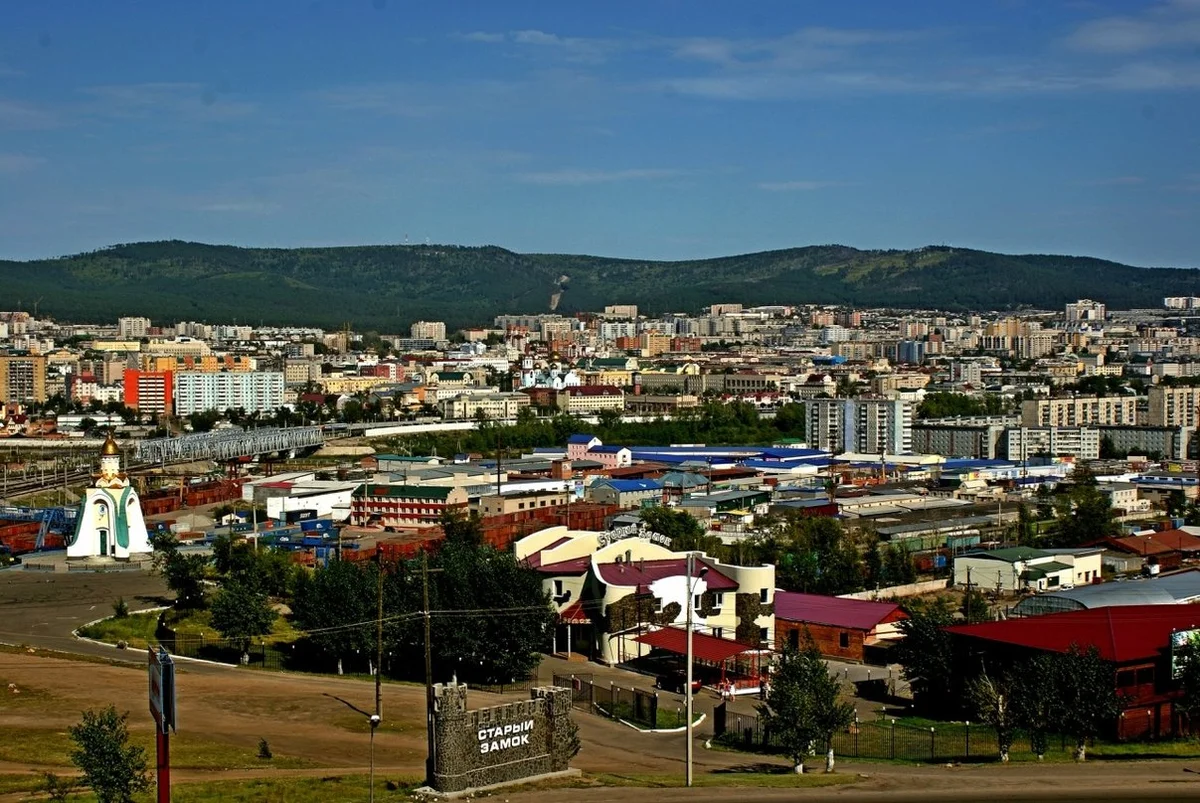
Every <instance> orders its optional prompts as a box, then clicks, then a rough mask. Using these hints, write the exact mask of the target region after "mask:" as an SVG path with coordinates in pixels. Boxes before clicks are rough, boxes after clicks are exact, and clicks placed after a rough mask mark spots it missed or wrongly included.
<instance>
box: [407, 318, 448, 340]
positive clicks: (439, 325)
mask: <svg viewBox="0 0 1200 803" xmlns="http://www.w3.org/2000/svg"><path fill="white" fill-rule="evenodd" d="M409 336H410V337H411V338H413V339H414V340H445V339H446V324H445V322H444V321H417V322H416V323H414V324H413V325H412V326H411V327H409Z"/></svg>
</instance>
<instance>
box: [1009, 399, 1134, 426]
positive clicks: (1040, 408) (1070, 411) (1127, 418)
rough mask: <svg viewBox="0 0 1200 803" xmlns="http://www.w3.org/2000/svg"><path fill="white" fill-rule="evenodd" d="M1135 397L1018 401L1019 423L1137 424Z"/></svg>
mask: <svg viewBox="0 0 1200 803" xmlns="http://www.w3.org/2000/svg"><path fill="white" fill-rule="evenodd" d="M1137 402H1138V400H1137V398H1136V397H1134V396H1075V397H1071V398H1066V399H1034V400H1031V401H1024V402H1021V425H1022V426H1026V427H1082V426H1092V425H1104V426H1109V425H1115V424H1124V425H1131V424H1137V423H1138V420H1137Z"/></svg>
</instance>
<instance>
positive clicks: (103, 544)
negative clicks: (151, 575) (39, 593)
mask: <svg viewBox="0 0 1200 803" xmlns="http://www.w3.org/2000/svg"><path fill="white" fill-rule="evenodd" d="M149 552H151V547H150V537H149V535H148V534H147V532H146V522H145V520H144V519H143V518H142V503H141V501H140V500H139V499H138V495H137V491H135V490H134V489H133V488H131V487H130V485H129V477H127V476H126V475H125V472H123V471H122V470H121V450H120V448H119V447H118V446H117V442H116V441H115V440H113V436H112V433H111V432H110V433H109V434H108V438H107V439H106V440H105V441H104V446H103V447H101V449H100V473H99V475H97V477H96V483H95V485H94V486H93V487H91V488H88V489H87V491H86V492H85V496H84V499H83V502H82V503H81V504H80V506H79V514H78V515H77V516H76V518H75V532H74V533H73V534H72V535H71V538H70V540H68V541H67V558H68V559H71V558H115V559H116V560H128V559H129V557H130V556H131V555H137V554H148V553H149Z"/></svg>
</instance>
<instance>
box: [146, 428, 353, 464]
mask: <svg viewBox="0 0 1200 803" xmlns="http://www.w3.org/2000/svg"><path fill="white" fill-rule="evenodd" d="M327 437H329V436H328V435H327V433H326V432H325V430H324V429H323V428H322V427H287V428H280V427H264V428H262V429H248V430H247V429H222V430H216V431H213V432H197V433H193V434H191V435H180V436H179V437H177V438H151V439H149V440H143V441H138V442H137V445H136V447H135V448H134V459H135V461H136V462H138V463H148V464H151V465H162V464H165V463H179V462H191V461H194V460H216V461H223V460H237V459H238V458H242V457H255V456H258V455H264V454H273V453H276V452H279V453H282V454H293V453H295V452H298V451H301V450H304V449H312V448H315V447H318V446H321V445H322V444H323V443H325V441H326V439H327Z"/></svg>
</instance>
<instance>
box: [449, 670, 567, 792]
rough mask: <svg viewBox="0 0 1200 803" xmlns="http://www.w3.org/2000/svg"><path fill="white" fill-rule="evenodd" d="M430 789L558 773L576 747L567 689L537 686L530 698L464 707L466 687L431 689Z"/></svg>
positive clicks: (456, 789)
mask: <svg viewBox="0 0 1200 803" xmlns="http://www.w3.org/2000/svg"><path fill="white" fill-rule="evenodd" d="M434 742H435V751H436V752H435V758H434V771H433V779H432V783H433V788H434V789H436V790H438V791H439V792H461V791H463V790H466V789H476V788H479V787H482V786H492V785H494V784H502V783H509V782H514V781H519V780H521V779H524V778H529V777H532V776H536V775H545V774H547V773H551V772H561V771H563V770H565V769H567V768H568V763H569V762H570V760H571V758H572V757H573V756H574V755H575V753H576V752H577V751H578V749H579V742H578V738H577V736H576V728H575V723H574V722H572V721H571V690H570V689H561V688H558V687H556V686H539V687H537V688H534V689H531V690H530V699H529V700H522V701H521V702H515V703H505V704H503V705H496V706H491V707H489V708H478V709H475V710H468V709H467V687H466V686H465V685H462V684H441V683H439V684H437V685H436V686H435V687H434Z"/></svg>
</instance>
